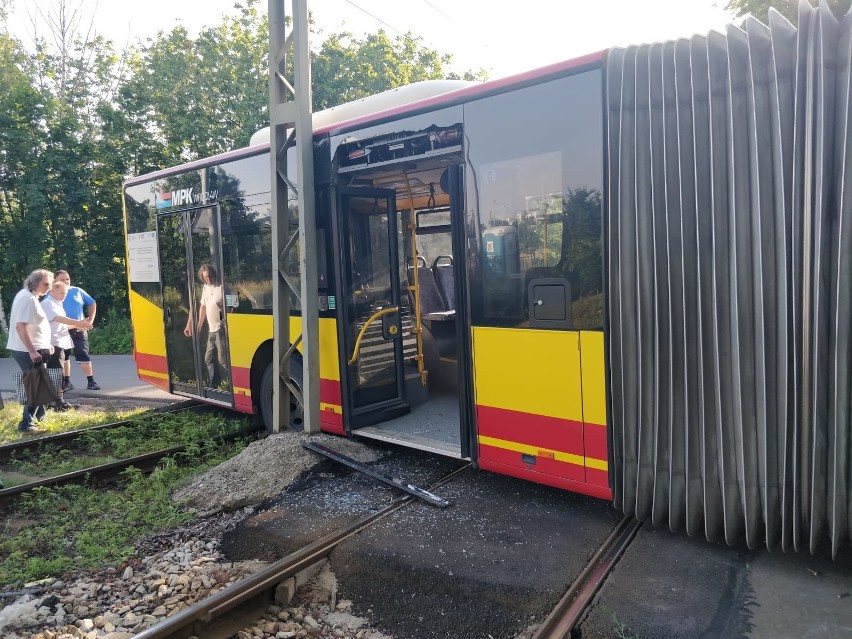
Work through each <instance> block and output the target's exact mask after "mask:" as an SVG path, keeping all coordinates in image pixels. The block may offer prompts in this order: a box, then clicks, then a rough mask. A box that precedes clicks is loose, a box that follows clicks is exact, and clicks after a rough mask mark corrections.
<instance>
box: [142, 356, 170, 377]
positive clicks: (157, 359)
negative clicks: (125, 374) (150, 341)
mask: <svg viewBox="0 0 852 639" xmlns="http://www.w3.org/2000/svg"><path fill="white" fill-rule="evenodd" d="M136 368H141V369H143V370H146V371H152V372H154V373H162V374H163V375H167V374H168V372H169V367H168V364H167V363H166V358H165V356H163V355H150V354H148V353H140V352H139V351H136Z"/></svg>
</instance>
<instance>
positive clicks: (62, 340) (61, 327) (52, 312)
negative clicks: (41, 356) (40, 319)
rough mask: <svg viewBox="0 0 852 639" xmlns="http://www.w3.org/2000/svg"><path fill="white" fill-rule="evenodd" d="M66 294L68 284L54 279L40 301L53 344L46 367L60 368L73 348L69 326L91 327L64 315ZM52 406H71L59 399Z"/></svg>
mask: <svg viewBox="0 0 852 639" xmlns="http://www.w3.org/2000/svg"><path fill="white" fill-rule="evenodd" d="M67 294H68V284H66V283H65V282H60V281H59V280H56V281H55V282H54V283H53V285H52V286H51V287H50V293H49V294H48V295H45V297H44V299H43V300H42V301H41V307H42V308H43V309H44V312H45V315H47V319H48V321H49V322H50V344H51V346H53V354H52V355H51V356H50V359H48V360H47V367H48V368H59V369H62V368H63V367H64V364H65V362H66V361H67V358H68V356H69V355H70V353H71V349H72V348H74V342H73V341H72V340H71V334H70V333H69V332H68V327H69V326H72V327H74V328H78V329H80V330H83V331H88V330H90V329H91V328H92V323H91V322H90V321H88V320H75V319H71V318H70V317H67V316H66V315H65V307H64V306H63V304H62V302H63V300H64V299H65V296H66V295H67ZM52 407H53V408H55V409H56V410H68V409H70V408H71V404H69V403H68V402H65V401H63V400H62V399H60V400H59V401H58V402H56V404H55V405H52Z"/></svg>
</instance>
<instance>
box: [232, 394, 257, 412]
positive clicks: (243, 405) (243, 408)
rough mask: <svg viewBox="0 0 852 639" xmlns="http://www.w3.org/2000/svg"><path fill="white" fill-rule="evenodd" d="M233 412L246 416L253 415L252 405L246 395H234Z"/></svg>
mask: <svg viewBox="0 0 852 639" xmlns="http://www.w3.org/2000/svg"><path fill="white" fill-rule="evenodd" d="M234 410H236V411H239V412H241V413H246V414H247V415H254V405H252V402H251V397H249V396H248V395H240V394H239V393H237V394H235V395H234Z"/></svg>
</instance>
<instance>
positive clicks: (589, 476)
mask: <svg viewBox="0 0 852 639" xmlns="http://www.w3.org/2000/svg"><path fill="white" fill-rule="evenodd" d="M586 481H587V482H588V483H590V484H595V485H596V486H606V487H607V488H608V487H609V473H608V472H607V471H605V470H598V469H597V468H588V467H587V468H586Z"/></svg>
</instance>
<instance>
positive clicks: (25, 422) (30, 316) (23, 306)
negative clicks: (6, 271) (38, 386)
mask: <svg viewBox="0 0 852 639" xmlns="http://www.w3.org/2000/svg"><path fill="white" fill-rule="evenodd" d="M52 285H53V273H51V272H50V271H48V270H46V269H43V268H40V269H36V270H35V271H33V272H32V273H30V274H29V275H28V276H27V279H26V280H25V281H24V288H22V289H21V290H20V291H18V294H17V295H15V299H14V301H13V302H12V309H11V311H10V312H9V327H10V330H9V342H8V344H6V348H7V349H8V350H9V351H10V352H11V353H12V357H13V358H14V360H15V361H16V362H17V364H18V366H19V367H20V368H21V372H22V373H25V372H26V371H28V370H30V369H31V368H33V367H34V366H44V364H45V362H46V361H47V359H48V358H49V357H50V354H51V351H52V350H53V347H52V346H51V345H50V322H49V321H48V319H47V315H46V314H45V312H44V309H43V308H42V307H41V304H39V302H38V298H39V297H41V296H42V295H44V294H45V293H47V292H48V291H49V290H50V287H51V286H52ZM43 416H44V406H36V405H33V406H24V416H23V418H22V419H21V422H20V423H19V424H18V432H20V433H23V434H27V435H35V434H38V433H41V432H44V431H43V430H42V429H41V428H38V427H36V425H35V423H34V422H35V420H38V419H41V418H42V417H43Z"/></svg>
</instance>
